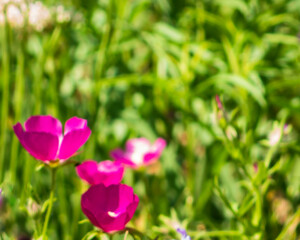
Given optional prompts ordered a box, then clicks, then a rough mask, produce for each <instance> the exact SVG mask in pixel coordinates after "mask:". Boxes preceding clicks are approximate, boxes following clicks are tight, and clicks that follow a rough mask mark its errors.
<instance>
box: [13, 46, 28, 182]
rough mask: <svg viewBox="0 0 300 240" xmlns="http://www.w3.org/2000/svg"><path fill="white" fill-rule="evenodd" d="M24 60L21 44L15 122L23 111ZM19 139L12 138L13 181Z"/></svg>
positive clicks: (15, 97) (18, 57)
mask: <svg viewBox="0 0 300 240" xmlns="http://www.w3.org/2000/svg"><path fill="white" fill-rule="evenodd" d="M24 62H25V56H24V52H23V47H22V46H20V47H19V49H18V56H17V70H16V89H15V96H14V106H15V122H17V121H19V120H20V118H21V113H22V100H23V93H24ZM18 146H19V141H18V139H17V138H16V137H14V138H13V140H12V148H11V160H10V175H11V180H12V182H14V181H15V177H16V170H17V154H18Z"/></svg>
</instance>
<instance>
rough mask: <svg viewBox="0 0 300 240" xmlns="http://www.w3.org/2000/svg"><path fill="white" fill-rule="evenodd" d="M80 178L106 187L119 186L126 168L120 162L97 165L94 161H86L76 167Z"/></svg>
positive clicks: (106, 162) (104, 162)
mask: <svg viewBox="0 0 300 240" xmlns="http://www.w3.org/2000/svg"><path fill="white" fill-rule="evenodd" d="M76 172H77V174H78V176H79V177H80V178H81V179H83V180H85V181H86V182H88V183H89V184H92V185H95V184H99V183H103V184H104V185H105V186H108V185H111V184H118V183H120V182H121V180H122V178H123V173H124V167H123V166H122V165H121V164H120V163H118V162H112V161H109V160H107V161H103V162H100V163H97V162H96V161H93V160H88V161H84V162H83V163H82V164H80V165H78V166H77V167H76Z"/></svg>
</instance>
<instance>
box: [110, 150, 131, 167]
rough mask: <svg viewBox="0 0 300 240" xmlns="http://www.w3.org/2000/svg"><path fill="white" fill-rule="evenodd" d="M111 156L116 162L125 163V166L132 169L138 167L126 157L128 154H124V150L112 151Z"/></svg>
mask: <svg viewBox="0 0 300 240" xmlns="http://www.w3.org/2000/svg"><path fill="white" fill-rule="evenodd" d="M110 156H111V157H112V158H113V159H114V160H115V161H116V162H120V163H123V164H125V165H128V166H130V167H132V168H135V167H137V165H136V164H135V163H134V162H133V161H131V159H130V158H128V157H127V156H126V154H125V153H124V152H123V150H122V149H120V148H117V149H115V150H112V151H111V152H110Z"/></svg>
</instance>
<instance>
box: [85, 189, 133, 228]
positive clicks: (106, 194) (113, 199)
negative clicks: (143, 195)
mask: <svg viewBox="0 0 300 240" xmlns="http://www.w3.org/2000/svg"><path fill="white" fill-rule="evenodd" d="M138 204H139V198H138V196H137V195H136V194H134V193H133V189H132V187H130V186H127V185H125V184H117V185H109V186H107V187H106V186H105V185H103V184H98V185H93V186H91V187H90V188H89V190H87V191H86V192H85V193H84V194H83V195H82V196H81V208H82V211H83V213H84V214H85V215H86V216H87V218H88V219H89V220H90V221H91V222H92V224H93V225H95V226H96V227H98V228H101V229H102V230H103V231H104V232H113V231H120V230H122V229H124V228H125V225H126V224H127V223H128V222H129V220H130V219H131V218H132V216H133V214H134V212H135V210H136V208H137V206H138Z"/></svg>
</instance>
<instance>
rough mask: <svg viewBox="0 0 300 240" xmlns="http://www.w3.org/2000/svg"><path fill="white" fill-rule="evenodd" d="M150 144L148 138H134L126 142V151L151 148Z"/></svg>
mask: <svg viewBox="0 0 300 240" xmlns="http://www.w3.org/2000/svg"><path fill="white" fill-rule="evenodd" d="M150 146H151V144H150V142H149V140H148V139H147V138H132V139H129V140H128V141H127V142H126V151H127V152H133V151H145V150H146V149H149V148H150Z"/></svg>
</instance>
